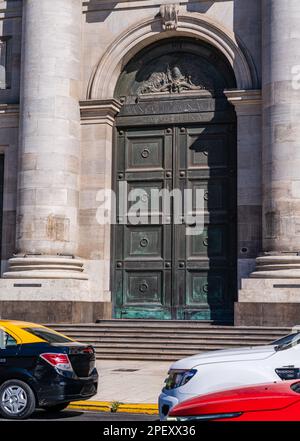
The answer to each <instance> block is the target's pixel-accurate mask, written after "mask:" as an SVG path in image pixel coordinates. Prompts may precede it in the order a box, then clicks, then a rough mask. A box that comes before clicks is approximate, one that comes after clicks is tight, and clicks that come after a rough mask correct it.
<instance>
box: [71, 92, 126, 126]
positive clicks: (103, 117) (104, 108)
mask: <svg viewBox="0 0 300 441" xmlns="http://www.w3.org/2000/svg"><path fill="white" fill-rule="evenodd" d="M79 105H80V116H81V124H103V123H107V124H110V125H113V124H114V121H115V116H116V115H117V113H118V112H119V111H120V109H121V107H122V104H121V103H120V101H118V100H116V99H115V98H111V99H103V100H85V101H80V102H79Z"/></svg>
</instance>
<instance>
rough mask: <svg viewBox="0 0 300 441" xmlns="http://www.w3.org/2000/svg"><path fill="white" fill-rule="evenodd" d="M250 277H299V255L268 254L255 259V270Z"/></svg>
mask: <svg viewBox="0 0 300 441" xmlns="http://www.w3.org/2000/svg"><path fill="white" fill-rule="evenodd" d="M250 277H251V278H262V279H272V278H275V279H280V278H282V279H285V278H286V279H295V278H299V279H300V256H296V255H276V256H272V255H268V256H261V257H258V258H257V259H256V270H255V271H254V272H253V273H252V274H251V275H250Z"/></svg>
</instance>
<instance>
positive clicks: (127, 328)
mask: <svg viewBox="0 0 300 441" xmlns="http://www.w3.org/2000/svg"><path fill="white" fill-rule="evenodd" d="M48 326H50V327H52V328H54V329H56V330H57V331H60V332H62V333H63V334H66V335H69V336H70V337H71V338H73V339H74V340H78V341H82V342H84V343H90V344H92V345H93V346H94V347H95V350H96V356H97V359H99V360H101V359H116V360H122V359H124V360H153V359H157V360H161V361H174V360H178V359H180V358H184V357H188V356H191V355H195V354H199V353H201V352H205V351H213V350H219V349H229V348H238V347H246V346H255V345H262V344H268V343H271V342H272V341H274V340H276V339H278V338H280V337H282V336H284V335H286V334H289V333H290V332H291V328H288V327H279V328H274V327H268V328H262V327H233V326H215V325H211V324H210V323H205V324H204V323H203V322H200V323H199V322H197V321H187V322H185V321H160V320H111V321H110V320H105V321H101V322H100V323H96V324H94V323H91V324H86V323H85V324H79V325H77V324H56V325H53V324H50V325H48Z"/></svg>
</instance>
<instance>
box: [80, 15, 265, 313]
mask: <svg viewBox="0 0 300 441" xmlns="http://www.w3.org/2000/svg"><path fill="white" fill-rule="evenodd" d="M170 38H173V39H174V41H176V40H179V39H180V38H183V39H184V38H190V39H192V40H193V41H194V42H197V44H198V47H203V48H204V47H209V48H210V51H211V54H215V57H213V58H215V60H216V58H217V59H218V58H219V55H220V56H221V58H222V60H224V62H225V65H226V60H227V71H228V72H230V74H229V75H230V76H233V72H234V77H235V79H236V86H232V87H234V88H233V89H227V90H226V91H225V92H224V93H223V95H222V98H223V99H222V100H219V102H221V101H222V102H223V104H225V105H226V106H228V103H232V104H233V105H234V107H235V110H236V117H237V132H238V137H237V144H238V145H237V151H238V155H237V187H238V192H237V193H238V200H237V206H238V213H239V214H238V216H237V224H238V230H239V232H240V234H239V237H238V243H237V250H238V259H237V260H238V277H237V278H238V281H240V280H241V278H242V277H247V276H248V274H249V272H251V270H252V269H253V268H254V266H255V257H256V255H257V244H258V243H259V239H257V240H256V236H257V234H256V233H255V231H259V223H260V211H259V204H260V191H261V181H260V171H259V169H258V168H257V160H256V158H257V157H259V155H260V148H261V147H260V125H261V92H260V90H258V88H259V81H258V78H257V73H256V71H255V67H254V63H253V61H252V60H251V56H250V55H249V53H248V52H247V51H246V50H245V49H244V45H243V43H242V42H241V41H240V40H239V39H238V37H237V36H236V35H235V34H234V33H232V32H231V31H230V30H228V29H226V28H225V27H224V26H223V25H222V24H220V23H218V22H216V21H215V20H213V19H211V18H209V17H207V16H206V15H203V14H198V13H193V14H190V13H186V12H184V13H180V14H179V16H178V24H177V28H176V30H167V31H165V30H164V29H163V27H162V22H161V19H160V18H159V17H154V18H153V17H152V18H151V17H150V18H149V19H146V20H143V21H141V22H139V23H137V24H135V25H134V26H132V27H130V28H128V29H126V31H124V33H122V34H120V35H119V36H118V37H117V38H116V39H115V40H114V41H113V42H111V44H110V45H109V46H108V47H107V49H106V51H105V53H104V54H103V55H102V57H101V58H99V62H98V64H97V65H96V66H95V69H94V72H93V73H92V75H91V78H90V82H89V86H88V89H87V95H86V97H87V99H86V100H84V101H81V103H80V104H81V124H82V136H83V138H87V139H97V140H98V141H99V144H98V149H99V150H98V151H99V152H101V157H102V156H103V157H104V158H105V160H103V162H102V164H103V166H102V168H101V173H102V174H103V179H104V182H103V187H101V186H100V188H101V189H102V188H103V189H106V188H111V182H112V180H115V179H112V171H113V170H112V167H111V162H112V153H113V138H114V133H115V128H114V127H115V124H116V117H117V115H119V116H118V117H117V123H118V126H119V128H121V125H120V124H121V122H122V120H123V123H122V124H123V127H124V128H125V129H126V127H128V129H129V125H130V124H128V118H127V117H126V116H125V115H124V111H125V108H127V109H128V108H129V106H128V105H129V103H127V104H126V105H124V103H123V104H121V102H120V100H119V99H118V94H117V93H116V92H117V83H118V82H119V81H120V78H121V76H122V72H124V67H125V66H126V65H127V64H128V63H130V60H134V59H135V56H137V54H139V53H142V52H141V51H143V50H145V51H146V52H147V48H150V47H151V45H152V44H155V43H157V44H160V43H163V42H164V41H165V40H167V39H170ZM152 48H153V47H152ZM212 56H213V55H212ZM221 71H222V70H221ZM164 73H166V72H164ZM192 81H193V80H192ZM224 87H225V86H224ZM194 92H195V91H192V90H191V91H187V93H190V94H191V95H193V93H194ZM122 93H123V92H121V91H120V94H122ZM125 95H126V93H125ZM178 95H179V96H181V94H178ZM225 95H226V97H227V101H226V100H225ZM144 98H145V97H144ZM122 101H123V100H122ZM179 101H180V100H177V101H176V102H177V103H179ZM146 102H147V100H144V104H143V105H145V103H146ZM161 102H164V103H165V112H164V113H165V114H166V115H167V116H166V117H165V119H164V120H163V119H162V114H160V117H159V123H160V127H162V126H163V124H165V127H166V128H171V126H170V118H171V115H172V112H170V111H169V110H170V109H169V107H168V103H167V102H166V101H164V100H162V101H161ZM174 102H175V100H174ZM181 102H182V101H181ZM197 102H198V101H197V100H194V101H193V103H194V104H196V103H197ZM203 102H204V101H202V103H203ZM212 102H213V101H211V103H212ZM136 104H137V103H133V107H134V108H136V109H137V108H138V107H139V106H140V105H141V104H142V103H141V100H140V102H139V103H138V105H136ZM228 108H230V107H228ZM121 109H122V110H121ZM192 109H193V108H192ZM230 109H231V111H230V113H231V115H234V112H233V110H232V107H231V108H230ZM120 110H121V113H119V112H120ZM202 110H203V108H202ZM202 110H201V107H200V111H199V112H198V114H200V113H201V112H202ZM208 110H209V108H208V109H206V112H204V113H203V112H202V114H203V115H206V117H207V118H208V120H209V121H211V119H210V118H212V119H213V116H211V115H210V114H209V111H208ZM219 110H221V109H219ZM189 113H190V114H193V115H194V116H195V118H198V116H197V115H196V114H197V112H195V109H194V111H191V108H187V109H185V111H184V112H183V113H182V112H180V109H179V111H178V112H177V113H176V112H175V113H173V117H174V119H173V120H172V121H171V122H172V124H173V126H172V128H173V127H174V128H175V133H178V132H176V131H178V130H180V127H181V125H182V123H186V122H187V121H186V120H185V119H184V118H185V117H187V115H188V114H189ZM180 114H181V116H180ZM218 115H220V112H218ZM128 116H129V115H128ZM234 116H235V115H234ZM182 117H184V118H183V119H182ZM126 118H127V120H126ZM130 118H131V122H132V115H131V117H130ZM149 118H150V116H149V115H148V120H147V122H146V121H145V120H144V123H146V124H147V125H149ZM176 118H177V119H176ZM178 118H179V119H178ZM180 118H181V119H180ZM137 119H138V120H139V121H140V123H141V122H142V118H141V115H137ZM199 121H201V120H199V119H196V121H195V123H197V122H199ZM205 121H207V120H205V119H204V120H203V122H204V123H205ZM154 124H156V127H158V126H157V118H156V122H155V121H154ZM176 124H178V125H179V126H180V127H179V126H177V125H176ZM183 126H186V127H185V128H187V127H188V125H187V124H184V125H183ZM141 128H142V127H141V126H140V129H139V130H141ZM186 133H187V132H186ZM174 136H175V135H174ZM125 138H126V136H125V135H124V139H125ZM99 154H100V153H99ZM249 155H250V156H249ZM245 161H246V163H247V168H245ZM114 173H115V171H114ZM175 174H176V173H175ZM114 176H115V175H114ZM250 176H251V177H254V179H252V178H251V179H250ZM249 183H250V187H249ZM89 227H90V228H95V230H96V231H97V237H100V236H103V239H97V240H95V247H96V248H97V247H98V248H97V249H99V250H100V255H99V260H97V261H95V262H90V263H89V265H90V267H91V271H92V272H94V274H95V277H94V276H93V278H92V279H91V282H90V283H91V286H92V289H93V290H94V292H95V293H96V292H98V290H99V286H101V293H102V295H101V302H102V303H101V305H102V304H103V305H104V306H105V308H106V306H107V311H109V310H110V308H111V299H112V297H113V302H115V300H116V299H115V291H114V292H113V293H111V291H112V290H113V289H114V288H113V286H114V282H115V269H116V268H115V266H114V265H115V263H116V260H115V257H113V256H112V251H113V246H111V245H112V244H111V238H112V235H111V226H110V225H99V224H98V223H97V222H96V221H95V219H94V218H93V219H91V220H90V222H89ZM235 227H236V224H235ZM250 236H251V240H250ZM253 238H255V240H253ZM96 248H95V249H96ZM93 255H94V254H93ZM119 263H122V262H119ZM92 267H93V268H94V269H92ZM109 268H110V271H109ZM234 296H235V293H234V294H233V295H232V299H234ZM231 310H232V308H231ZM171 315H172V314H171ZM229 315H231V311H230V314H229ZM115 316H123V317H130V316H131V314H128V315H126V314H123V315H122V314H118V313H116V314H115ZM135 316H136V317H137V316H138V314H137V315H135ZM143 316H144V314H143V313H142V317H143ZM148 316H149V315H148ZM162 316H163V314H162V315H161V317H162ZM173 316H174V314H173ZM206 316H207V315H206ZM169 317H170V315H169ZM184 317H186V318H188V315H187V314H184ZM204 317H205V314H204V316H202V317H199V316H198V317H196V316H195V318H204ZM165 318H168V317H165ZM215 318H216V317H215Z"/></svg>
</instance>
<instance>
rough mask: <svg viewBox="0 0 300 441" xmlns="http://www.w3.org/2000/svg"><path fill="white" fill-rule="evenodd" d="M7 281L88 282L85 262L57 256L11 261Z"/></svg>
mask: <svg viewBox="0 0 300 441" xmlns="http://www.w3.org/2000/svg"><path fill="white" fill-rule="evenodd" d="M3 278H5V279H78V280H87V279H88V276H87V275H86V274H85V273H84V268H83V262H82V261H81V260H79V259H73V258H71V257H70V258H66V257H57V256H40V257H37V256H22V257H21V256H20V257H13V258H11V259H9V271H8V272H6V273H4V274H3Z"/></svg>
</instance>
